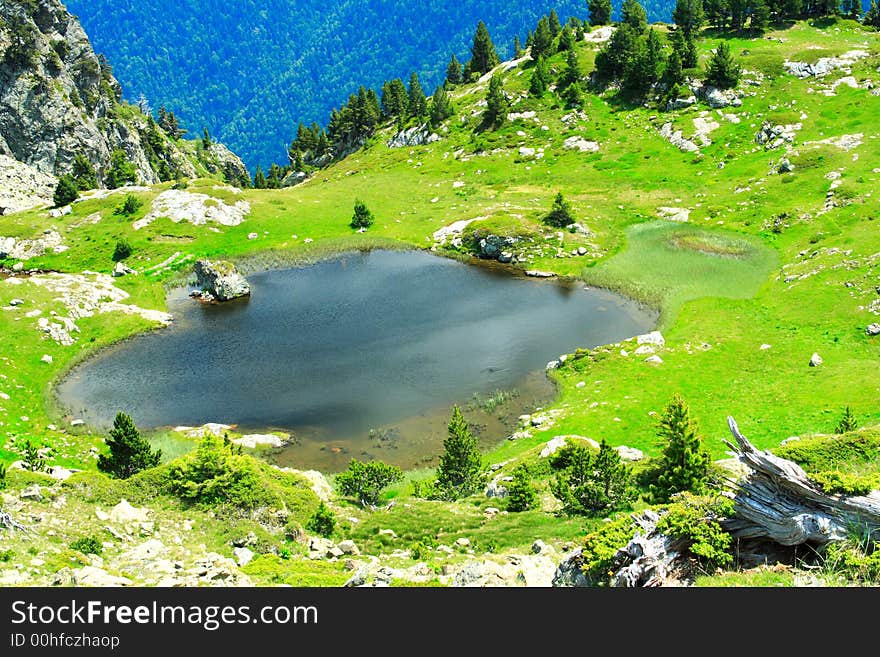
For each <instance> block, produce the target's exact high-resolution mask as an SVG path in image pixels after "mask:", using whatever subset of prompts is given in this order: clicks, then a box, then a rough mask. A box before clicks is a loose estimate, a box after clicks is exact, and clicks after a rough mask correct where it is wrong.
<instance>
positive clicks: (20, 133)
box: [0, 0, 246, 205]
mask: <svg viewBox="0 0 880 657" xmlns="http://www.w3.org/2000/svg"><path fill="white" fill-rule="evenodd" d="M0 52H3V54H4V56H3V58H2V60H0V155H5V156H7V157H10V158H12V159H14V160H17V161H19V162H23V163H24V164H27V165H29V166H31V167H33V168H34V169H36V170H37V171H39V172H41V173H43V174H48V175H54V176H59V175H61V174H65V173H70V172H71V170H72V167H73V162H74V159H75V158H76V156H77V155H83V156H84V157H86V158H87V159H88V160H89V162H91V163H92V165H93V166H94V167H95V169H96V172H97V177H98V182H99V184H102V183H104V182H105V181H106V178H107V173H108V171H109V170H110V167H111V154H112V153H113V151H115V150H122V151H123V152H124V153H125V158H126V160H128V161H129V162H130V163H131V164H132V165H133V166H134V168H135V172H136V177H137V182H140V183H143V184H153V183H157V182H159V181H160V179H166V180H167V179H170V178H173V177H174V176H183V177H195V175H196V168H195V167H194V166H193V163H192V162H193V161H195V160H198V161H200V162H201V163H202V164H203V165H204V166H205V167H206V168H207V169H208V170H209V171H211V170H212V167H219V170H221V171H222V172H223V173H224V175H226V174H227V169H228V171H229V173H230V174H236V175H237V176H239V177H240V174H242V173H246V170H245V168H244V165H243V164H241V161H240V160H238V158H237V157H235V156H234V155H232V154H231V153H229V151H228V149H226V148H225V147H224V146H222V145H220V144H214V145H212V146H210V147H209V148H208V149H196V148H195V147H194V146H193V147H190V148H183V147H181V146H179V145H178V144H177V143H176V142H174V141H173V140H172V139H170V138H169V137H168V135H166V134H165V133H164V132H163V131H162V130H161V128H159V127H158V126H157V124H156V123H155V122H154V121H153V120H152V119H151V118H150V117H149V116H148V115H146V114H144V113H143V112H142V111H141V110H140V109H139V108H138V107H135V106H132V105H126V104H125V103H124V102H123V101H122V88H121V87H120V85H119V82H117V80H116V78H114V77H113V72H112V70H111V68H110V65H109V64H108V62H107V60H106V59H104V57H102V56H100V55H97V54H96V53H95V51H94V49H93V48H92V44H91V43H90V42H89V39H88V37H87V36H86V33H85V31H83V28H82V26H81V25H80V23H79V20H78V19H77V18H76V17H75V16H73V15H71V14H70V13H69V12H68V11H67V9H66V8H65V6H64V5H63V4H62V3H61V1H60V0H32V1H31V2H12V1H10V0H0ZM187 143H188V144H195V143H196V142H195V141H192V142H187ZM233 177H235V176H233ZM230 182H233V181H232V180H231V179H230ZM0 205H2V204H0Z"/></svg>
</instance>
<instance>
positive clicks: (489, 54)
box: [469, 21, 501, 75]
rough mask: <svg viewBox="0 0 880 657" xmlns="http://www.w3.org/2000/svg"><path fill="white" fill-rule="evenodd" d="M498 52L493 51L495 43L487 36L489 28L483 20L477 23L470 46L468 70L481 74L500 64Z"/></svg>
mask: <svg viewBox="0 0 880 657" xmlns="http://www.w3.org/2000/svg"><path fill="white" fill-rule="evenodd" d="M500 63H501V62H500V60H499V59H498V54H497V53H496V52H495V44H493V43H492V37H490V36H489V30H488V29H487V28H486V24H485V23H483V21H480V22H479V23H477V31H476V32H475V33H474V45H473V47H472V48H471V61H470V62H469V70H470V72H471V73H479V74H480V75H483V74H484V73H488V72H489V71H491V70H492V69H493V68H495V67H496V66H498V64H500Z"/></svg>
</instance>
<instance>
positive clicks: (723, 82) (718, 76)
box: [705, 41, 740, 89]
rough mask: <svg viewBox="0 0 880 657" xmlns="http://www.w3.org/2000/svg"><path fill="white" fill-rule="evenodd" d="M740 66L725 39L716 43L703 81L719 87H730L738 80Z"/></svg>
mask: <svg viewBox="0 0 880 657" xmlns="http://www.w3.org/2000/svg"><path fill="white" fill-rule="evenodd" d="M739 76H740V67H739V65H738V64H737V63H736V61H735V60H734V58H733V55H732V54H731V52H730V47H729V46H728V45H727V43H726V42H725V41H722V42H721V43H719V44H718V47H717V48H716V49H715V54H714V55H712V59H710V60H709V66H708V67H707V69H706V79H705V82H706V84H708V85H711V86H713V87H718V88H719V89H730V88H732V87H735V86H736V85H737V83H738V82H739Z"/></svg>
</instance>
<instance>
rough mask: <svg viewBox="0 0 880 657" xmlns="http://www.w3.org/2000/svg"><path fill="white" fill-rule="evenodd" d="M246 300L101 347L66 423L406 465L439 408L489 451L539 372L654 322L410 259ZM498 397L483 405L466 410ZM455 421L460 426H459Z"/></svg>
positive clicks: (286, 454) (331, 274)
mask: <svg viewBox="0 0 880 657" xmlns="http://www.w3.org/2000/svg"><path fill="white" fill-rule="evenodd" d="M249 281H250V283H251V290H252V293H251V297H250V299H246V300H240V301H235V302H231V303H226V304H218V305H206V304H202V303H199V302H197V301H194V300H192V299H190V298H189V297H188V296H187V293H188V290H187V289H180V290H175V291H174V292H172V293H171V295H170V296H169V298H168V310H169V312H171V313H172V314H173V315H174V323H173V324H172V325H171V326H170V327H169V328H167V329H163V330H160V331H156V332H152V333H148V334H144V335H140V336H137V337H135V338H132V339H131V340H127V341H125V342H123V343H121V344H119V345H117V346H115V347H112V348H110V349H108V350H106V351H104V352H102V353H101V354H99V355H98V356H96V357H95V358H93V359H91V360H89V361H87V362H86V363H84V364H83V365H81V366H79V367H78V368H76V369H75V370H74V371H73V372H72V373H71V374H70V376H68V377H67V378H66V379H65V380H64V381H63V382H62V383H61V385H60V386H59V394H60V398H61V401H62V403H63V404H64V405H66V406H67V407H68V408H69V409H70V412H71V413H73V414H74V415H76V416H78V417H82V418H84V419H86V420H87V421H88V422H89V423H91V424H92V425H95V426H96V427H101V428H103V427H107V426H109V425H110V423H111V422H112V420H113V417H114V416H115V414H116V413H117V411H120V410H121V411H125V412H127V413H129V414H130V415H131V416H132V417H133V419H134V421H135V423H136V424H137V425H138V426H139V427H140V428H142V429H153V428H160V427H167V426H176V425H190V426H198V425H201V424H204V423H206V422H221V423H225V424H233V425H235V430H236V431H238V432H260V431H265V430H267V429H272V430H283V431H286V432H290V433H292V434H293V435H294V441H293V443H292V444H291V445H290V446H289V447H286V448H284V449H283V450H281V451H280V452H279V453H277V454H274V455H273V456H272V458H273V460H275V461H276V462H279V463H282V464H288V465H295V466H296V467H318V468H322V469H326V470H337V469H342V468H344V467H345V466H346V465H347V463H348V461H349V459H350V458H352V457H358V458H363V457H365V456H375V457H377V458H382V459H383V460H385V461H388V462H392V463H397V464H398V465H401V466H404V467H411V466H413V465H417V464H419V463H428V462H430V459H431V458H432V457H434V456H435V455H436V454H438V453H439V451H440V448H441V447H440V446H441V442H442V439H443V437H444V433H445V423H446V422H447V421H448V418H449V413H450V411H451V407H452V405H453V404H455V403H458V404H461V405H463V406H466V407H467V408H469V409H470V411H472V413H471V417H469V419H471V420H472V421H473V422H474V423H475V425H476V430H477V431H478V432H480V435H481V438H482V439H483V440H484V441H487V442H489V443H491V442H493V441H497V440H499V439H502V438H503V437H504V435H505V432H506V431H508V430H509V429H510V428H511V427H512V425H513V423H514V422H515V420H516V417H517V415H519V414H520V413H521V412H528V411H529V410H532V409H533V408H534V406H535V405H536V404H540V403H543V402H546V401H548V400H549V399H551V398H552V394H553V387H552V385H551V384H550V383H549V381H548V380H547V378H546V376H545V374H544V367H545V365H546V363H547V362H548V361H549V360H552V359H554V358H556V357H557V356H558V355H559V354H563V353H569V352H572V351H574V349H575V348H577V347H584V348H586V347H592V346H595V345H598V344H604V343H609V342H615V341H618V340H621V339H624V338H628V337H631V336H633V335H636V334H639V333H643V332H645V331H646V330H649V329H650V327H651V326H652V325H653V323H654V321H655V320H656V316H655V315H654V314H653V313H652V312H650V311H648V310H645V309H643V308H641V307H640V306H639V305H638V304H636V303H635V302H633V301H630V300H627V299H624V298H622V297H619V296H617V295H614V294H611V293H609V292H607V291H604V290H598V289H586V288H585V286H584V285H583V284H582V283H563V282H559V281H553V280H535V279H526V278H519V277H515V276H511V275H510V274H509V273H508V272H507V271H501V270H499V269H497V268H485V267H475V266H469V265H466V264H463V263H460V262H457V261H454V260H449V259H445V258H440V257H436V256H432V255H430V254H427V253H423V252H412V251H411V252H398V251H371V252H363V253H361V252H357V253H351V254H346V255H344V256H341V257H338V258H336V259H333V260H328V261H324V262H321V263H318V264H315V265H310V266H307V267H302V268H296V269H286V270H274V271H267V272H263V273H259V274H255V275H252V276H250V277H249ZM497 390H503V391H514V394H513V395H508V397H510V399H509V400H508V401H507V402H506V403H503V404H501V405H499V406H493V405H492V404H491V403H490V404H485V403H484V404H483V405H482V408H481V407H480V405H479V404H477V403H475V402H474V400H475V396H477V397H478V398H482V399H485V398H486V397H488V396H490V395H492V393H493V392H495V391H497ZM466 415H468V413H466Z"/></svg>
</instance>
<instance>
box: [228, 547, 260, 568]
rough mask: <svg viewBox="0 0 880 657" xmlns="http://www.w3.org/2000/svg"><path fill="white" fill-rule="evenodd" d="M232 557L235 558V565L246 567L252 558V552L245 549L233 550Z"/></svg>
mask: <svg viewBox="0 0 880 657" xmlns="http://www.w3.org/2000/svg"><path fill="white" fill-rule="evenodd" d="M232 556H233V557H235V563H236V564H238V567H239V568H241V567H244V566H247V565H248V564H249V563H250V562H251V561H253V558H254V556H255V555H254V551H253V550H251V549H250V548H246V547H237V548H233V550H232Z"/></svg>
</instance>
